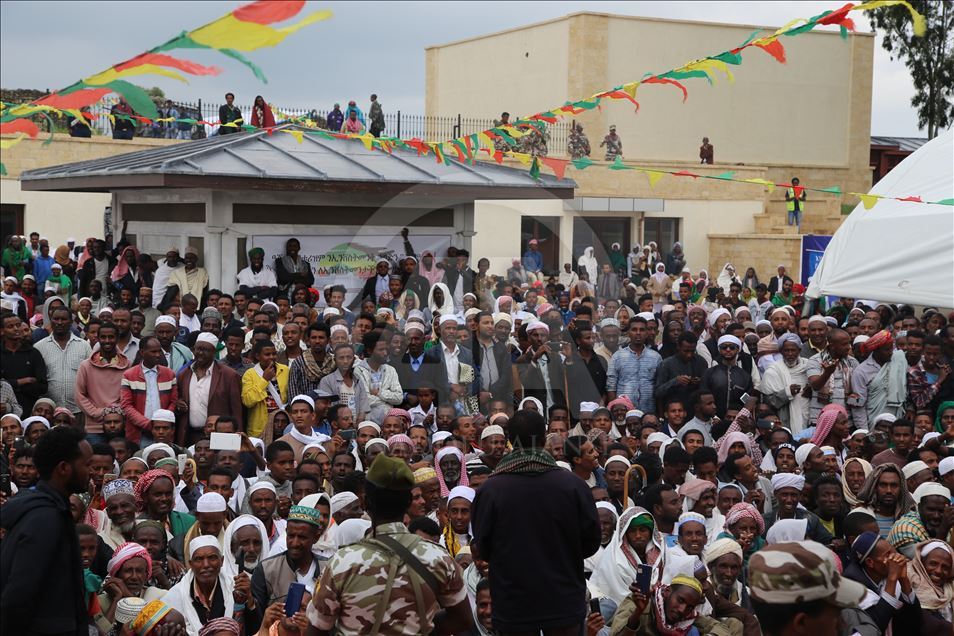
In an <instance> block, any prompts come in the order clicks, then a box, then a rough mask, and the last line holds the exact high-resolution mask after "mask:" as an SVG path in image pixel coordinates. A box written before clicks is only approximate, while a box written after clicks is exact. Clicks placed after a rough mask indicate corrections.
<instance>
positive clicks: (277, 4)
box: [232, 0, 305, 24]
mask: <svg viewBox="0 0 954 636" xmlns="http://www.w3.org/2000/svg"><path fill="white" fill-rule="evenodd" d="M304 6H305V0H258V2H253V3H252V4H248V5H245V6H244V7H239V8H238V9H236V10H235V11H233V12H232V17H234V18H235V19H237V20H241V21H242V22H255V23H256V24H272V23H273V22H281V21H282V20H287V19H288V18H291V17H294V16H296V15H298V12H299V11H301V10H302V8H304Z"/></svg>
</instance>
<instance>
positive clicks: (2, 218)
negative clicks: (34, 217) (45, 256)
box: [0, 203, 25, 246]
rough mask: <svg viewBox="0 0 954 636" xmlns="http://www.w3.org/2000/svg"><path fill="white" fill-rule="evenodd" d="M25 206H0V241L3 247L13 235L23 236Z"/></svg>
mask: <svg viewBox="0 0 954 636" xmlns="http://www.w3.org/2000/svg"><path fill="white" fill-rule="evenodd" d="M24 207H25V206H23V205H20V204H16V203H4V204H3V205H0V240H2V241H3V245H4V246H5V245H6V244H7V239H9V238H10V237H11V236H13V235H14V234H15V235H17V236H21V235H22V234H23V209H24Z"/></svg>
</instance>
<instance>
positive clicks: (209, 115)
mask: <svg viewBox="0 0 954 636" xmlns="http://www.w3.org/2000/svg"><path fill="white" fill-rule="evenodd" d="M117 101H118V98H116V97H110V98H106V99H103V100H101V101H100V102H97V103H96V104H94V105H93V106H92V107H90V109H89V111H90V113H91V114H92V115H93V116H94V120H93V123H92V129H93V131H94V134H96V135H103V136H108V135H110V134H112V125H111V123H110V120H109V118H108V117H105V116H104V115H107V114H109V112H110V109H111V108H112V107H113V106H114V105H115V104H116V102H117ZM173 107H174V108H175V110H176V113H177V114H178V117H179V118H188V119H195V120H197V121H205V122H218V119H219V107H220V104H217V103H211V102H203V101H202V100H198V101H196V102H173ZM238 108H239V109H240V110H241V111H242V114H243V117H244V119H245V121H246V122H250V121H251V119H252V117H251V110H252V108H251V106H250V105H238ZM159 109H160V114H161V116H167V115H166V113H165V112H164V109H165V105H164V104H159ZM272 112H273V113H274V115H275V121H276V123H282V122H286V121H289V120H294V119H297V118H303V117H307V118H308V119H310V120H312V121H315V122H317V125H318V127H319V128H325V127H326V122H327V116H328V113H329V112H330V111H328V110H323V109H313V108H285V107H279V106H274V105H273V106H272ZM365 118H366V119H367V113H365ZM52 121H53V122H54V130H55V131H56V132H68V124H67V121H66V120H65V119H60V118H56V117H54V118H53V119H52ZM37 123H40V122H39V121H38V122H37ZM384 123H385V127H384V131H383V133H382V135H383V136H389V137H390V136H393V137H400V138H402V139H413V138H418V139H425V140H428V141H437V140H447V139H454V138H456V137H462V136H465V135H473V134H476V133H478V132H481V131H483V130H487V129H489V128H493V127H494V125H495V120H494V119H493V118H491V117H488V118H482V117H465V116H462V115H438V116H428V115H420V114H412V113H404V112H401V111H400V110H396V111H390V112H385V113H384ZM46 127H47V126H45V125H42V124H41V128H46ZM217 128H218V126H215V125H209V124H196V125H192V126H190V125H188V124H183V123H154V124H137V126H136V136H137V137H153V138H170V139H176V138H178V139H204V138H205V137H208V136H211V135H213V134H215V131H216V129H217ZM546 131H547V135H548V140H547V144H546V146H547V152H548V154H550V155H554V156H566V155H567V141H568V137H569V134H570V122H569V121H560V122H557V123H556V124H550V125H547V127H546Z"/></svg>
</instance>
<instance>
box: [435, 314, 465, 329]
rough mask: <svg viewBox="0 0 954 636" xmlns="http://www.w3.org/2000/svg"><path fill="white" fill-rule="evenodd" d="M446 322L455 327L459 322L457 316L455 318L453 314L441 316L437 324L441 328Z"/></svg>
mask: <svg viewBox="0 0 954 636" xmlns="http://www.w3.org/2000/svg"><path fill="white" fill-rule="evenodd" d="M448 322H452V323H454V324H455V325H459V324H460V320H458V319H457V316H455V315H454V314H447V315H446V316H441V319H440V322H439V323H438V324H439V325H440V326H442V327H443V326H444V325H445V324H446V323H448Z"/></svg>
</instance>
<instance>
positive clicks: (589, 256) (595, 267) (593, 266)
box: [576, 247, 600, 283]
mask: <svg viewBox="0 0 954 636" xmlns="http://www.w3.org/2000/svg"><path fill="white" fill-rule="evenodd" d="M576 264H577V265H579V266H580V267H582V268H583V269H585V270H586V273H587V275H588V276H589V277H590V282H594V283H595V282H596V276H597V274H599V271H600V265H599V263H598V262H597V260H596V256H594V250H593V248H592V247H587V248H586V249H585V250H583V256H581V257H580V258H579V259H578V260H577V261H576Z"/></svg>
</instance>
